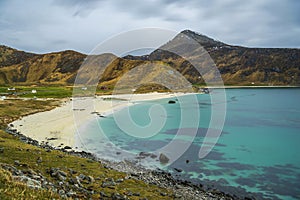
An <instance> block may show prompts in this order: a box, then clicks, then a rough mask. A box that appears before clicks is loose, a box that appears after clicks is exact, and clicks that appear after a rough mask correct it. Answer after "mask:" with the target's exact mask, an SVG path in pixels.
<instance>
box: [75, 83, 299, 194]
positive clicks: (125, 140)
mask: <svg viewBox="0 0 300 200" xmlns="http://www.w3.org/2000/svg"><path fill="white" fill-rule="evenodd" d="M218 92H219V90H218V89H215V90H213V91H212V93H211V94H214V93H218ZM171 99H173V100H176V97H174V98H171ZM168 100H169V99H161V100H155V101H148V102H143V103H136V104H135V105H133V106H130V107H129V112H130V116H131V118H132V121H133V122H134V123H135V124H137V125H138V126H147V125H148V124H151V122H152V121H153V119H151V117H150V116H149V112H148V111H149V108H151V107H152V106H153V105H160V106H162V108H164V110H165V113H164V114H159V115H158V116H154V117H155V118H156V119H157V120H158V121H159V120H165V124H164V126H163V127H162V128H161V129H160V130H159V132H158V133H157V134H155V135H154V136H152V137H148V138H138V137H133V136H132V135H128V134H127V133H126V132H124V131H122V130H121V129H120V127H119V126H118V125H117V123H116V121H115V120H114V115H115V116H118V117H120V118H121V119H122V117H124V118H125V117H127V116H126V112H127V111H126V110H121V111H118V112H115V113H114V115H110V116H107V117H106V118H99V119H97V120H95V121H93V122H91V123H90V124H88V125H87V126H86V127H85V130H84V133H80V134H81V135H80V137H81V143H82V146H84V147H85V148H86V150H88V151H91V152H92V153H95V154H96V155H98V156H99V157H102V158H107V159H112V160H121V159H131V160H136V162H138V163H140V164H142V165H145V166H148V167H150V166H155V167H161V168H164V169H165V170H168V171H170V172H171V173H172V174H173V175H174V176H176V177H178V178H181V179H185V180H189V181H192V182H194V183H201V184H202V185H204V187H207V188H211V187H215V188H219V189H221V190H223V191H226V192H231V193H236V194H240V193H243V192H251V193H253V195H254V196H255V195H256V194H257V195H258V196H259V197H261V196H264V197H265V198H271V199H276V198H278V199H300V156H299V154H300V147H299V145H300V89H298V88H290V89H288V88H284V89H262V88H259V89H226V101H225V102H219V103H223V104H226V106H227V109H226V118H225V124H224V127H223V129H222V134H221V136H220V138H219V139H218V142H217V144H216V145H215V146H214V147H213V149H212V151H211V152H210V153H209V154H208V155H207V156H206V157H205V158H204V159H199V157H198V153H199V150H200V147H201V146H202V145H203V138H204V136H205V133H206V131H207V130H208V129H213V128H214V127H209V122H210V118H211V108H212V106H213V104H212V103H211V96H210V94H201V95H197V105H195V103H194V102H192V101H191V99H190V98H189V96H184V97H181V98H180V102H178V101H177V102H176V103H175V104H168ZM183 109H184V112H191V113H192V112H195V109H199V113H200V120H199V122H198V123H196V126H191V127H186V126H185V127H182V125H181V124H180V122H181V120H182V119H181V113H182V110H183ZM123 115H124V116H123ZM152 118H153V116H152ZM151 120H152V121H151ZM188 120H191V121H192V120H193V118H192V117H191V119H188ZM191 124H195V123H191ZM179 129H180V130H179ZM191 130H196V131H197V135H196V137H195V138H192V137H190V135H189V134H188V133H189V132H190V131H191ZM178 131H181V132H183V133H185V132H186V133H187V134H186V135H185V136H182V137H181V138H179V139H181V140H184V141H189V142H190V143H191V144H190V146H189V148H188V149H187V151H185V152H182V155H181V157H180V158H179V159H177V160H176V161H175V162H174V163H172V164H171V165H165V166H163V165H160V164H159V162H158V159H157V158H154V157H153V158H149V157H147V158H143V157H139V156H138V154H139V153H140V152H156V151H157V150H158V149H160V148H162V147H164V146H166V145H167V144H168V143H170V142H171V141H172V140H174V137H175V134H176V133H177V132H178ZM143 134H146V133H145V132H143V131H141V135H143ZM177 139H178V138H177ZM174 168H176V169H181V170H183V171H182V172H178V171H176V170H174ZM231 186H234V187H231Z"/></svg>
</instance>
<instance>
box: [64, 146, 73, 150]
mask: <svg viewBox="0 0 300 200" xmlns="http://www.w3.org/2000/svg"><path fill="white" fill-rule="evenodd" d="M71 149H72V147H69V146H65V147H64V150H71Z"/></svg>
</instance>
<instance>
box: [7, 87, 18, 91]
mask: <svg viewBox="0 0 300 200" xmlns="http://www.w3.org/2000/svg"><path fill="white" fill-rule="evenodd" d="M7 90H8V91H15V90H16V88H14V87H11V88H7Z"/></svg>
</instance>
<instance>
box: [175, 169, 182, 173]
mask: <svg viewBox="0 0 300 200" xmlns="http://www.w3.org/2000/svg"><path fill="white" fill-rule="evenodd" d="M174 170H175V171H177V172H179V173H180V172H182V169H179V168H174Z"/></svg>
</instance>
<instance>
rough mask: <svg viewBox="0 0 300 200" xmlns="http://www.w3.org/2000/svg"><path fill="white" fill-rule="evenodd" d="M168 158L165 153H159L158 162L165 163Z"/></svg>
mask: <svg viewBox="0 0 300 200" xmlns="http://www.w3.org/2000/svg"><path fill="white" fill-rule="evenodd" d="M169 160H170V159H169V158H168V157H167V156H166V155H165V154H163V153H161V154H160V155H159V161H160V163H162V164H167V163H168V162H169Z"/></svg>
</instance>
